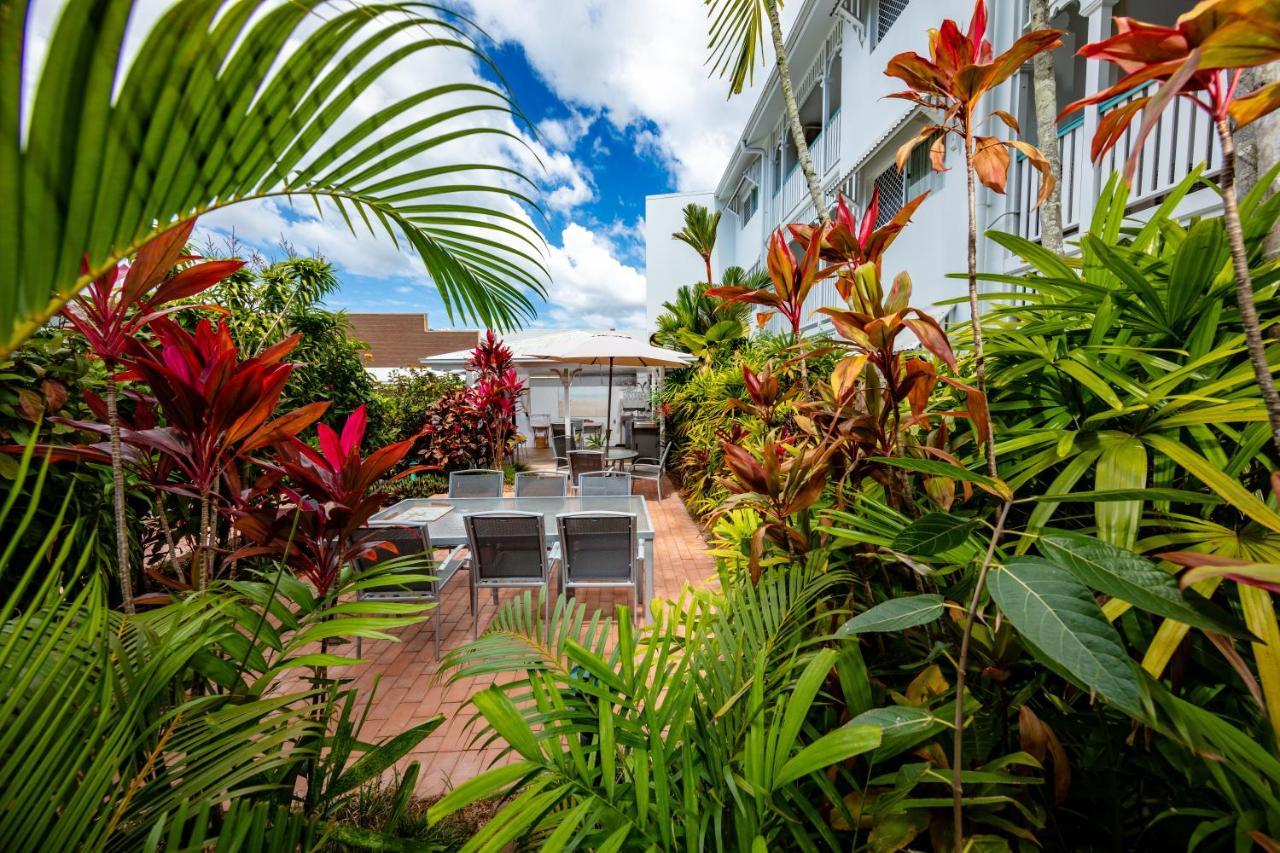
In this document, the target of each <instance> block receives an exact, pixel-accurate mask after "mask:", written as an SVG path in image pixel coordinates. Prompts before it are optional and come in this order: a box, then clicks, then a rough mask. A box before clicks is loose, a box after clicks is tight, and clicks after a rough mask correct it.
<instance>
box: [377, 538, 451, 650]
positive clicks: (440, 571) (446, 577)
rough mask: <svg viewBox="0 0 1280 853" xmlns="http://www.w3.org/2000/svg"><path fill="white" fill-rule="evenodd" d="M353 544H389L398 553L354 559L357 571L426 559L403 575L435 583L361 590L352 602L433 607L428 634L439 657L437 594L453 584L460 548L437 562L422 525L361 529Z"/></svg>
mask: <svg viewBox="0 0 1280 853" xmlns="http://www.w3.org/2000/svg"><path fill="white" fill-rule="evenodd" d="M356 537H357V540H361V539H365V540H368V541H370V542H379V541H381V542H389V543H391V544H392V545H393V546H395V549H396V551H397V552H398V553H394V554H393V553H390V552H388V551H386V550H384V549H382V548H375V549H371V550H370V551H368V552H366V553H365V554H362V555H361V556H359V557H357V558H356V561H355V564H356V568H357V569H359V570H360V571H367V570H369V569H372V568H373V567H374V566H377V565H378V564H379V563H384V562H387V561H389V560H396V559H401V558H404V557H409V556H415V555H418V554H425V555H426V556H427V559H428V561H429V562H428V563H427V564H426V565H420V566H414V567H406V568H405V573H406V574H417V575H431V576H432V577H433V578H435V580H429V581H407V582H405V583H404V585H402V586H400V587H398V588H392V587H382V588H379V589H361V590H357V591H356V601H399V602H414V603H435V605H436V608H437V609H436V612H435V614H434V615H433V616H432V619H431V627H432V634H433V635H434V637H435V644H436V658H437V659H438V658H439V657H440V615H439V606H440V593H441V591H442V590H444V587H445V585H446V584H447V583H449V581H451V580H453V576H454V575H456V574H457V573H458V569H460V568H462V563H463V561H462V560H461V559H459V551H461V550H462V549H461V547H459V548H454V549H453V551H451V552H450V553H449V556H448V557H446V558H445V559H444V560H443V561H437V560H436V559H435V557H434V555H435V550H434V549H433V548H432V547H431V536H430V534H429V533H428V532H427V526H426V525H425V524H397V525H378V526H373V527H361V528H360V529H359V530H357V531H356ZM363 639H364V638H363V637H356V657H360V655H361V651H362V650H363V647H364V643H363Z"/></svg>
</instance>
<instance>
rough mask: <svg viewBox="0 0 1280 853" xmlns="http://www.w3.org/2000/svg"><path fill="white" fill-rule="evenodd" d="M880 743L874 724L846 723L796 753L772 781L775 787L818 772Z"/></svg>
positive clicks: (878, 733)
mask: <svg viewBox="0 0 1280 853" xmlns="http://www.w3.org/2000/svg"><path fill="white" fill-rule="evenodd" d="M879 745H880V729H878V728H876V727H875V726H865V725H858V726H855V725H851V724H850V725H844V726H841V727H840V728H838V729H835V730H834V731H830V732H827V733H826V734H825V735H823V736H822V737H820V738H818V739H817V740H815V741H814V742H813V743H811V744H809V745H808V746H806V747H805V748H804V749H802V750H800V751H799V752H798V753H796V754H795V755H794V756H792V758H791V759H790V760H789V761H788V762H787V763H786V764H784V765H783V766H782V771H781V772H780V773H779V774H778V776H777V778H775V779H774V780H773V786H774V790H777V789H778V788H779V787H781V786H782V785H785V784H787V783H788V782H793V781H795V780H796V779H799V778H800V777H801V776H805V775H808V774H809V773H816V772H817V771H819V770H821V769H823V768H824V767H830V766H831V765H832V764H835V763H837V762H840V761H844V760H845V759H846V758H852V757H853V756H855V755H861V754H862V753H864V752H870V751H871V750H873V749H875V748H876V747H877V746H879Z"/></svg>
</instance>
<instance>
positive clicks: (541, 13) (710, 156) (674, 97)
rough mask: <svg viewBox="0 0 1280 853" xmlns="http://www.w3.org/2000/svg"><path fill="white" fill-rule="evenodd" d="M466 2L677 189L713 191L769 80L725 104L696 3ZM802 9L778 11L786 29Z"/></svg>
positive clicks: (760, 74)
mask: <svg viewBox="0 0 1280 853" xmlns="http://www.w3.org/2000/svg"><path fill="white" fill-rule="evenodd" d="M469 2H470V3H471V6H472V8H473V10H474V12H475V14H476V17H477V19H478V22H479V24H480V25H481V27H483V28H484V29H485V30H486V31H487V32H488V33H489V34H490V35H491V36H493V37H494V38H495V39H498V40H499V41H510V42H514V43H517V44H519V45H520V46H521V47H523V48H524V51H525V54H526V55H527V56H528V58H529V61H530V62H531V63H532V64H533V66H534V67H535V68H536V69H537V70H538V72H539V73H540V74H541V75H542V76H543V78H544V79H545V80H546V82H547V84H548V85H549V86H550V87H551V88H552V89H553V90H554V91H555V92H556V93H557V94H558V95H560V96H561V97H562V98H563V99H565V100H567V101H570V102H572V103H574V104H577V105H579V106H580V108H582V109H586V110H593V111H594V110H598V111H600V112H601V114H602V115H603V116H605V117H606V118H607V119H608V121H609V122H611V123H612V124H613V125H614V126H615V127H617V128H619V129H628V128H629V129H631V130H632V131H633V132H634V134H635V141H636V143H637V144H638V145H640V146H644V147H649V148H651V149H652V150H653V151H654V152H655V153H656V154H657V155H658V156H659V159H661V160H662V162H663V163H664V164H665V165H666V166H667V168H668V169H669V170H670V171H671V173H672V175H673V176H674V177H675V180H676V184H677V185H678V186H679V188H680V189H709V188H711V187H712V186H714V184H715V183H716V181H717V180H718V179H719V177H720V172H721V170H722V169H723V168H724V165H725V163H726V162H727V160H728V157H729V154H730V153H731V152H732V150H733V146H734V145H736V144H737V140H738V136H739V135H740V133H741V131H742V126H743V124H744V123H745V121H746V117H747V115H748V114H749V113H750V111H751V107H752V105H753V104H754V102H755V98H756V94H757V92H758V91H759V87H760V86H762V85H763V83H764V81H765V79H767V77H768V74H769V67H768V66H767V65H766V66H762V67H760V68H757V69H756V71H757V73H756V75H755V86H754V87H753V88H752V89H751V90H750V91H744V92H743V94H741V95H735V96H734V97H733V98H726V95H727V93H728V84H727V83H726V82H725V81H724V80H722V79H720V78H719V77H714V78H711V77H709V76H708V66H707V65H706V58H707V48H706V39H707V10H706V7H705V5H704V4H703V3H700V2H697V0H645V1H644V2H638V3H637V2H619V0H573V2H566V0H522V2H520V3H518V4H515V3H512V2H511V0H469ZM799 5H800V3H799V2H796V3H787V4H786V5H785V6H784V7H783V16H784V21H783V23H784V27H785V26H786V25H787V24H788V23H789V22H790V20H791V18H793V17H794V15H795V13H796V8H797V7H799ZM648 123H652V125H653V126H654V127H653V128H649V127H648V126H647V125H648ZM655 131H656V132H655Z"/></svg>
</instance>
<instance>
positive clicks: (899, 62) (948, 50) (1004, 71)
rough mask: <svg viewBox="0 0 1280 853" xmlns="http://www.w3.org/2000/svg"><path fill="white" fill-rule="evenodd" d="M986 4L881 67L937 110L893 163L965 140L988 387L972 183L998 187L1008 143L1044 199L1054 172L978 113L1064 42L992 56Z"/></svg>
mask: <svg viewBox="0 0 1280 853" xmlns="http://www.w3.org/2000/svg"><path fill="white" fill-rule="evenodd" d="M986 31H987V7H986V3H985V2H984V0H978V2H977V3H975V4H974V7H973V17H972V18H971V19H970V20H969V28H968V30H966V31H961V29H960V25H959V24H957V23H956V22H955V21H953V20H950V19H947V20H945V21H943V22H942V26H941V27H939V28H938V29H936V30H930V31H929V57H928V58H926V57H923V56H921V55H920V54H918V53H912V52H905V53H900V54H898V55H897V56H895V57H893V58H892V59H890V60H889V65H888V67H886V68H885V71H884V73H885V74H886V75H888V76H890V77H896V78H898V79H900V80H902V81H903V82H904V83H906V84H907V86H908V87H909V88H908V89H907V90H906V91H903V92H895V93H894V94H892V95H889V97H891V98H900V99H902V100H905V101H910V102H912V103H915V104H919V105H921V106H923V107H927V108H929V109H936V110H940V111H941V112H942V118H941V119H940V120H939V121H938V122H937V123H935V124H930V125H928V126H927V127H925V128H924V129H923V130H922V131H920V133H919V134H917V135H916V137H915V138H913V139H911V140H909V141H908V142H907V143H906V144H904V145H903V146H902V147H901V148H899V149H898V156H897V161H898V169H899V171H901V170H902V169H903V168H904V167H905V166H906V163H907V159H908V158H909V156H910V154H911V151H912V150H913V149H914V148H915V147H916V146H917V145H921V144H923V143H926V142H928V143H929V158H930V161H931V163H932V166H933V168H934V169H935V170H937V171H942V170H943V169H945V168H946V165H945V163H944V159H945V153H946V140H947V136H948V135H949V134H955V135H956V136H959V137H960V138H961V139H962V140H963V145H964V165H965V178H966V181H967V186H968V196H969V312H970V315H971V316H970V323H971V327H972V330H973V356H974V373H975V375H976V378H977V383H978V389H979V390H980V391H982V392H983V393H986V375H985V374H986V365H985V361H984V355H983V347H982V328H981V326H980V323H979V320H980V312H979V309H978V269H977V265H978V232H977V190H976V187H975V184H974V181H975V179H976V180H978V181H981V182H982V184H983V185H984V186H986V187H988V188H989V189H991V190H993V191H995V192H998V193H1003V192H1004V188H1005V181H1006V180H1007V177H1008V173H1009V162H1010V158H1009V150H1010V149H1014V150H1017V151H1019V152H1021V153H1022V154H1023V155H1024V156H1026V158H1027V159H1028V160H1029V161H1030V162H1031V164H1032V166H1034V167H1035V168H1036V169H1037V170H1038V171H1039V172H1040V175H1041V183H1040V197H1039V198H1038V199H1037V201H1036V203H1037V204H1039V203H1040V202H1042V201H1044V199H1045V198H1047V197H1048V195H1049V192H1050V190H1052V189H1053V176H1052V174H1051V173H1050V171H1049V163H1048V161H1047V160H1045V158H1044V156H1043V155H1042V154H1041V153H1040V151H1039V150H1038V149H1036V147H1035V146H1034V145H1031V144H1029V143H1026V142H1023V141H1022V140H1020V139H1017V138H1016V137H1015V138H1010V139H1002V138H1000V137H998V136H983V135H981V134H980V130H981V127H982V125H983V124H984V123H986V122H987V121H988V120H989V119H990V118H997V119H999V120H1000V121H1002V122H1003V123H1004V124H1005V125H1007V126H1008V128H1009V129H1010V130H1012V131H1013V132H1014V133H1018V132H1019V128H1018V122H1017V120H1016V119H1014V117H1013V116H1011V115H1009V113H1007V112H1005V111H1004V110H993V111H992V112H991V113H990V114H989V115H987V116H980V111H981V109H982V101H983V98H984V96H985V95H986V94H987V93H989V92H990V91H991V90H992V89H994V88H995V87H996V86H999V85H1000V84H1001V83H1003V82H1004V81H1005V80H1007V79H1009V77H1011V76H1012V75H1013V74H1014V73H1015V72H1016V71H1017V70H1018V69H1019V68H1021V67H1022V64H1023V63H1024V62H1026V61H1027V60H1028V59H1031V58H1032V57H1033V56H1035V55H1036V54H1038V53H1041V52H1043V51H1046V50H1052V49H1053V48H1055V47H1058V46H1059V45H1060V44H1062V41H1061V39H1060V38H1059V36H1061V35H1062V33H1061V31H1059V30H1035V31H1033V32H1029V33H1027V34H1025V35H1023V36H1022V37H1021V38H1019V39H1018V40H1017V41H1015V42H1014V43H1013V45H1012V46H1010V48H1009V49H1008V50H1006V51H1005V52H1004V53H1002V54H1000V55H999V56H995V55H993V50H992V47H991V42H990V41H988V40H987V38H986ZM986 453H987V470H988V471H989V472H990V474H991V476H992V477H996V476H998V472H997V470H996V458H995V441H994V439H993V438H991V437H988V439H987V442H986Z"/></svg>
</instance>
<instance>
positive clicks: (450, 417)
mask: <svg viewBox="0 0 1280 853" xmlns="http://www.w3.org/2000/svg"><path fill="white" fill-rule="evenodd" d="M483 420H484V419H483V418H482V417H481V416H480V413H479V412H478V411H476V409H475V408H474V407H473V406H472V405H471V401H470V400H469V399H468V395H467V392H466V391H465V390H463V389H458V390H454V391H449V392H447V393H446V394H444V395H443V396H441V397H440V399H438V400H437V401H436V402H435V403H434V404H433V405H432V406H431V408H430V409H429V410H428V411H427V414H426V418H425V419H424V421H423V424H422V438H421V439H419V440H418V443H417V445H415V447H414V449H413V454H414V456H415V457H417V461H418V464H421V465H431V466H435V467H438V468H439V469H440V470H441V471H444V472H449V471H459V470H461V469H463V468H474V467H476V466H478V465H484V464H485V463H487V462H488V461H489V457H490V455H491V454H490V452H489V442H488V439H487V433H486V432H485V429H484V423H483Z"/></svg>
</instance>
